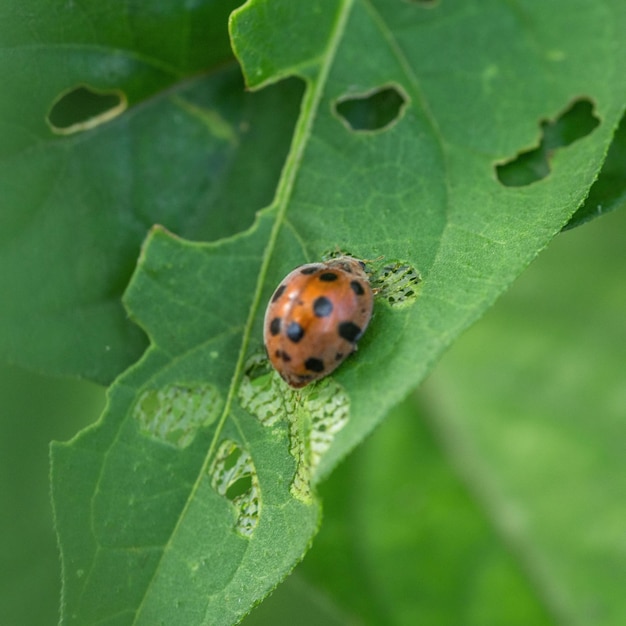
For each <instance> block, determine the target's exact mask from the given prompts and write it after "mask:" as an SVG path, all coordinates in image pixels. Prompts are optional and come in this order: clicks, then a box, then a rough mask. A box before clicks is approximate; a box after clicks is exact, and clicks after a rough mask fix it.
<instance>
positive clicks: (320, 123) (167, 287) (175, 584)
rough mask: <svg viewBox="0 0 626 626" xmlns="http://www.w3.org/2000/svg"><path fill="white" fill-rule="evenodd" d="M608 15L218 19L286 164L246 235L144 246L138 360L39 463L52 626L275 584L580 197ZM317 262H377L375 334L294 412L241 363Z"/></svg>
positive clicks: (216, 605)
mask: <svg viewBox="0 0 626 626" xmlns="http://www.w3.org/2000/svg"><path fill="white" fill-rule="evenodd" d="M618 5H619V3H617V2H615V3H613V4H611V3H606V4H602V5H597V4H591V5H590V4H589V3H583V2H579V3H577V4H576V6H572V5H571V3H568V4H567V5H563V7H562V10H561V11H556V10H554V6H552V5H551V6H550V7H544V6H543V5H538V6H533V7H532V8H527V9H526V10H525V13H524V14H522V15H521V14H519V13H517V12H515V11H512V10H511V8H510V6H509V5H506V4H502V3H500V2H495V1H493V2H488V3H485V2H480V3H475V4H472V5H468V4H467V3H463V4H459V5H458V6H456V5H455V4H454V3H453V2H449V3H447V2H444V3H441V4H440V5H438V6H437V7H436V8H432V9H428V10H426V9H424V8H423V7H420V6H418V5H409V4H402V3H397V2H390V1H388V0H380V1H379V2H376V3H364V2H356V1H355V2H348V1H345V2H329V1H327V2H311V3H293V2H291V0H289V1H286V0H285V1H282V2H281V1H274V2H268V1H254V0H253V1H251V2H249V3H248V4H247V5H245V7H243V8H242V9H241V10H239V11H237V12H235V13H234V14H233V16H232V18H231V22H230V24H231V33H232V39H233V45H234V48H235V50H236V52H237V54H238V56H239V59H240V61H241V63H242V66H243V68H244V72H245V75H246V80H247V83H248V84H249V85H250V86H260V85H264V84H268V83H270V82H274V81H277V80H278V79H280V78H282V77H285V76H290V75H295V74H297V75H299V76H300V77H301V78H302V79H303V80H304V81H305V83H306V89H305V93H304V96H303V99H302V104H301V112H300V117H299V120H298V123H297V126H296V128H295V132H294V137H293V142H292V146H291V150H290V152H289V155H288V158H287V161H286V163H285V166H284V168H283V171H282V176H281V180H280V183H279V185H278V187H277V190H276V194H275V198H274V201H273V203H272V205H271V206H270V207H268V208H267V209H266V210H264V211H262V212H261V213H260V214H259V215H258V217H257V219H256V221H255V223H254V224H253V226H252V227H251V228H250V229H249V230H247V231H245V232H242V233H241V234H240V235H236V236H234V237H231V238H228V239H223V240H221V241H217V242H214V243H211V244H199V243H196V244H193V243H190V242H186V241H182V240H180V239H178V238H176V237H173V236H170V235H169V234H167V233H166V232H165V231H164V230H162V229H155V230H154V231H153V233H152V235H151V236H150V237H149V238H148V240H147V242H146V244H145V248H144V250H143V253H142V255H141V257H140V260H139V263H138V267H137V270H136V272H135V274H134V277H133V280H132V283H131V285H130V287H129V289H128V291H127V293H126V303H127V306H128V309H129V311H130V314H131V316H132V317H133V318H134V319H136V320H137V321H138V322H139V323H140V324H141V326H142V327H143V328H144V329H145V330H146V332H147V333H148V335H149V336H150V339H151V346H150V348H149V350H148V351H147V352H146V354H145V356H144V357H143V359H142V360H141V361H140V362H139V363H138V364H137V365H136V366H134V367H133V368H131V369H130V370H128V372H127V373H126V374H124V375H123V376H122V377H120V378H119V379H118V381H117V382H116V383H115V384H114V385H113V387H112V388H111V390H110V395H109V404H108V407H107V410H106V411H105V413H104V415H103V417H102V419H101V420H100V422H99V423H98V424H97V425H95V426H94V427H93V428H91V429H89V430H87V431H84V432H83V433H81V434H80V435H79V436H78V437H77V438H76V439H75V440H74V441H72V442H70V443H69V444H57V445H55V446H54V448H53V475H52V481H53V498H54V503H55V513H56V521H57V528H58V532H59V537H60V543H61V550H62V558H63V565H64V606H63V616H64V620H65V622H66V623H77V624H85V623H93V622H109V623H119V624H124V623H133V624H152V623H154V622H155V621H156V620H157V619H160V620H164V621H165V622H166V623H168V622H169V623H171V622H173V621H174V620H176V621H178V622H180V621H182V622H184V623H186V624H209V623H210V624H227V623H234V622H236V621H237V620H239V619H241V617H243V616H244V615H245V614H246V612H248V611H249V610H250V608H251V607H252V606H253V605H254V604H255V603H256V602H258V601H259V600H261V599H262V598H263V596H264V595H265V594H267V593H268V592H269V591H270V590H271V589H272V588H273V587H274V586H275V585H276V584H278V582H279V581H280V580H281V579H282V578H284V577H285V575H286V574H287V573H288V572H289V571H290V569H291V568H292V567H293V565H294V564H295V563H296V562H297V561H298V560H299V559H300V558H301V557H302V555H303V554H304V552H305V550H306V548H307V546H308V544H309V542H310V541H311V538H312V536H313V534H314V532H315V529H316V525H317V519H318V515H319V512H318V508H319V506H318V501H317V498H316V496H315V493H314V487H315V484H316V483H317V482H318V481H319V480H320V479H321V478H322V477H324V476H325V475H326V474H328V473H329V472H330V471H331V470H332V469H333V467H334V466H335V465H336V464H337V462H338V461H339V460H340V459H341V458H342V457H343V456H345V455H346V454H347V453H348V452H349V451H350V450H351V449H352V448H353V447H354V446H355V445H357V444H358V443H359V442H360V441H361V440H362V439H363V438H364V437H365V436H366V435H367V434H368V433H369V432H370V431H371V430H372V429H373V428H374V427H375V426H376V425H377V424H378V423H379V422H380V420H381V419H382V418H383V416H384V415H385V413H386V412H387V411H388V410H389V409H390V408H391V407H392V406H394V405H395V404H397V402H398V401H399V400H400V399H402V398H403V397H404V396H406V395H407V393H408V392H409V391H410V390H411V389H412V388H413V387H414V386H415V385H416V384H417V383H418V382H419V381H420V379H421V378H422V377H423V376H424V375H425V373H426V372H427V371H428V370H429V368H430V367H431V366H432V363H433V362H434V361H435V359H436V358H437V357H438V356H439V355H440V354H441V353H442V351H443V350H444V349H445V348H446V347H447V346H448V344H449V343H450V342H451V341H452V340H453V339H454V338H455V337H456V335H458V333H460V332H461V330H463V329H464V328H466V327H467V326H468V325H469V324H470V323H471V322H472V321H474V320H475V319H476V318H478V317H479V316H480V315H481V314H482V313H483V312H484V311H485V309H486V308H487V307H488V306H489V305H490V304H491V303H492V302H493V301H494V300H495V299H496V297H497V296H498V295H499V294H500V293H501V292H502V291H503V290H504V289H505V288H506V287H507V286H508V285H509V284H510V283H511V281H512V280H513V279H514V278H515V277H516V276H517V275H518V274H519V273H520V272H521V271H522V270H523V269H524V268H525V267H526V265H527V264H528V263H529V262H530V261H531V260H532V259H533V258H534V257H535V255H536V254H537V253H538V251H539V250H541V249H542V248H543V247H545V246H546V245H547V243H548V242H549V241H550V239H551V238H552V237H553V236H554V234H556V233H557V232H558V231H559V230H560V229H561V228H562V226H563V225H564V224H565V223H566V222H567V221H568V219H569V218H570V216H571V215H572V213H573V212H574V211H575V210H576V208H577V207H578V206H579V205H580V203H581V202H582V200H583V199H584V197H585V196H586V194H587V191H588V189H589V187H590V185H591V183H592V182H593V180H594V177H595V175H596V173H597V171H598V169H599V168H600V165H601V162H602V159H603V155H604V153H605V151H606V148H607V145H608V143H609V142H610V140H611V137H612V132H613V129H614V127H615V126H616V124H617V121H618V120H619V117H620V115H621V113H622V110H623V105H624V99H625V94H624V88H623V87H622V86H621V85H622V83H621V82H620V81H619V80H618V77H619V76H621V72H622V66H623V63H622V60H623V58H624V47H625V46H626V43H625V42H624V41H623V37H622V36H621V33H622V30H623V28H622V27H623V26H626V17H625V16H624V12H623V8H622V7H621V5H620V6H618ZM566 7H567V10H566ZM529 32H531V33H532V35H533V36H532V38H531V39H530V40H529V38H528V33H529ZM442 42H445V45H442ZM468 42H470V44H471V45H469V44H468ZM581 42H584V45H581ZM616 51H619V54H616ZM389 88H391V89H392V90H394V91H396V93H397V95H398V96H399V97H398V98H397V101H398V103H399V104H400V106H399V107H398V110H397V116H396V118H395V119H394V120H392V121H391V122H390V123H386V124H385V125H384V126H383V127H382V128H379V129H378V130H376V131H374V130H362V131H358V130H354V128H355V127H353V126H351V124H350V120H349V119H347V118H345V117H342V115H344V113H342V107H339V106H338V105H339V104H340V103H341V102H345V101H349V100H351V99H355V98H356V99H359V98H364V99H367V98H368V96H369V95H373V94H375V93H377V92H379V91H381V90H383V89H384V90H387V89H389ZM581 98H582V99H586V100H589V101H592V102H594V103H596V106H595V113H596V115H597V117H598V119H599V120H600V121H601V123H600V125H599V126H598V127H597V128H595V129H594V130H593V131H592V132H591V134H589V135H587V136H586V137H584V138H582V139H579V140H578V141H576V142H574V143H572V144H571V145H569V146H566V147H565V146H564V147H562V148H561V149H559V150H557V152H556V153H555V155H554V157H553V159H552V162H551V171H550V175H549V176H548V177H546V178H545V179H544V180H542V181H540V182H538V183H536V184H533V185H528V186H523V187H515V188H511V187H506V186H504V185H502V184H501V183H500V182H499V181H498V179H497V177H496V175H495V167H496V165H497V164H498V163H501V162H504V161H505V160H507V159H510V158H512V157H513V156H514V155H515V154H517V153H518V152H520V151H521V150H522V149H523V148H525V147H526V146H528V145H531V144H532V143H534V142H535V140H536V139H537V136H538V134H539V129H540V126H539V122H540V121H541V120H543V119H555V118H556V117H558V115H559V114H560V113H562V112H563V111H565V110H566V109H567V106H568V104H569V103H570V102H571V101H572V100H573V99H581ZM345 115H347V114H345ZM373 117H374V119H379V118H378V116H373ZM366 118H367V116H366ZM368 119H369V118H368ZM257 156H258V157H259V158H263V154H262V153H261V154H260V155H257ZM246 225H247V222H245V220H244V221H243V223H242V224H241V226H242V227H245V226H246ZM337 247H339V248H341V249H343V250H345V251H348V252H350V253H352V254H355V255H357V256H358V257H360V258H365V259H376V258H377V257H378V256H382V257H383V258H382V259H379V260H378V261H375V262H372V263H370V267H371V269H372V271H373V272H374V274H373V279H374V281H375V283H376V286H377V287H378V288H379V290H380V291H379V297H378V300H377V303H376V308H375V316H374V318H373V320H372V323H371V325H370V329H369V330H368V332H367V334H366V336H365V337H364V339H363V341H362V342H361V343H360V347H359V352H358V353H357V354H356V355H353V356H352V357H351V358H350V359H349V360H348V362H347V363H346V364H344V365H343V366H342V367H341V368H340V369H339V370H337V373H336V374H333V376H332V378H329V379H327V380H326V381H324V382H322V383H320V384H318V385H313V386H311V387H308V388H306V389H305V390H304V391H302V392H294V391H291V390H289V389H288V388H287V387H286V386H285V385H284V384H283V383H282V382H281V381H280V379H279V378H278V376H277V375H276V374H275V373H270V372H268V371H266V370H265V366H264V364H263V362H262V349H263V348H262V339H261V336H262V322H263V309H264V304H265V302H266V301H267V299H268V298H269V296H270V294H271V293H272V291H273V289H274V288H275V287H276V285H277V284H278V283H279V281H280V280H281V279H282V277H283V276H284V275H285V274H286V273H287V271H288V270H290V269H292V267H293V266H295V265H297V264H298V263H302V262H305V261H311V260H317V259H320V258H321V256H322V255H323V254H324V253H329V252H332V251H334V250H336V249H337ZM418 275H419V276H421V283H420V285H419V287H417V288H416V283H417V279H418ZM418 290H419V291H418ZM418 295H419V297H417V296H418ZM86 520H90V523H86Z"/></svg>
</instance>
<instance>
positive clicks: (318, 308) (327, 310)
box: [313, 296, 333, 317]
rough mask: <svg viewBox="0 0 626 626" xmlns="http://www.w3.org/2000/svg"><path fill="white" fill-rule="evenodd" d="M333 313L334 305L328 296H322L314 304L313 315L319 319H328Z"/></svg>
mask: <svg viewBox="0 0 626 626" xmlns="http://www.w3.org/2000/svg"><path fill="white" fill-rule="evenodd" d="M332 312H333V303H332V302H331V301H330V300H329V299H328V298H327V297H326V296H320V297H319V298H316V299H315V302H313V313H315V315H316V316H317V317H328V316H329V315H330V314H331V313H332Z"/></svg>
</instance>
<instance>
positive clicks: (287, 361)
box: [274, 350, 291, 363]
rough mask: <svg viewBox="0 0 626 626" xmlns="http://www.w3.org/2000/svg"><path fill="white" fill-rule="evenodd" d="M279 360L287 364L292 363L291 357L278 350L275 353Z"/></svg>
mask: <svg viewBox="0 0 626 626" xmlns="http://www.w3.org/2000/svg"><path fill="white" fill-rule="evenodd" d="M274 354H275V355H276V357H277V358H279V359H282V360H283V361H284V362H285V363H289V361H291V357H290V356H289V355H288V354H287V353H286V352H285V351H284V350H276V352H275V353H274Z"/></svg>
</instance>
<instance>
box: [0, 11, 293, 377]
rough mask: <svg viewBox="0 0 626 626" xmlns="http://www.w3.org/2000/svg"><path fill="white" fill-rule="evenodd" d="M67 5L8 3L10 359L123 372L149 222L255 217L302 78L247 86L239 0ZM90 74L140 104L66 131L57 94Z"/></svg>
mask: <svg viewBox="0 0 626 626" xmlns="http://www.w3.org/2000/svg"><path fill="white" fill-rule="evenodd" d="M57 4H58V3H54V2H50V1H49V0H29V1H28V2H3V3H2V6H0V72H1V74H2V77H3V83H4V84H3V96H2V98H0V188H1V189H2V193H1V194H0V266H1V267H2V268H3V269H2V271H0V293H3V294H10V297H7V298H3V302H2V306H1V307H0V357H1V358H3V359H5V360H10V361H14V362H18V363H21V364H23V365H24V366H27V367H30V368H34V369H38V370H42V371H46V372H48V373H52V374H71V375H78V376H82V377H86V378H91V379H93V380H96V381H99V382H106V383H109V382H111V381H112V380H113V379H114V378H115V376H117V375H118V374H119V373H120V372H121V371H123V370H124V369H125V368H126V367H128V366H129V365H130V364H131V363H133V362H134V361H135V360H136V359H137V358H139V356H140V355H141V353H142V352H143V350H144V349H145V347H146V343H147V342H146V338H145V336H144V335H143V333H141V332H140V331H139V329H138V328H137V327H136V326H134V325H133V324H131V323H130V322H129V321H128V319H127V316H126V315H125V312H124V310H123V307H122V304H121V295H122V292H123V290H124V289H125V288H126V286H127V284H128V280H129V278H130V275H131V273H132V271H133V268H134V265H135V262H136V259H137V255H138V253H139V248H140V245H141V242H142V241H143V239H144V238H145V236H146V233H147V232H148V230H149V228H150V227H151V226H152V225H153V224H154V223H160V224H164V225H165V226H167V227H168V228H169V229H171V230H172V231H173V232H176V233H177V234H180V235H184V236H186V237H190V238H192V239H202V240H208V239H216V238H219V237H220V236H223V235H225V234H231V233H232V232H235V231H236V230H239V229H241V228H242V226H243V225H246V224H248V225H249V224H250V223H251V222H252V219H253V215H254V211H255V210H257V209H259V208H261V207H262V206H265V205H266V204H268V203H269V202H270V201H271V198H272V196H273V192H274V188H275V185H276V180H277V178H278V174H279V172H280V168H281V167H282V163H283V160H284V156H285V154H286V150H287V148H288V142H289V135H290V133H291V129H292V126H293V122H294V120H295V114H296V112H297V107H298V100H299V97H300V94H301V90H300V87H299V86H298V85H296V84H294V82H286V83H284V84H282V85H281V86H280V87H279V88H277V89H273V90H268V91H267V92H265V93H259V94H257V95H251V94H246V93H244V91H243V88H242V81H241V77H240V72H239V70H238V68H236V67H235V65H234V62H233V59H232V53H231V50H230V44H229V41H228V33H227V28H226V19H227V16H228V14H229V12H230V11H231V10H232V9H233V8H234V7H235V6H237V5H238V4H239V1H238V0H228V1H226V2H225V1H223V0H219V1H214V0H202V1H201V2H196V3H194V6H193V7H190V6H189V5H188V3H184V2H170V1H169V0H168V1H163V2H150V3H145V4H140V5H134V4H130V3H118V4H117V5H116V6H115V7H109V8H107V9H106V10H105V9H104V8H103V7H106V4H107V3H102V2H101V1H100V0H88V1H87V2H82V3H81V5H80V8H78V7H73V6H72V5H71V4H68V5H64V6H62V7H60V6H57ZM82 84H85V85H88V86H90V87H91V88H92V89H98V90H105V91H106V90H115V92H120V93H123V94H124V98H125V100H126V101H127V106H128V109H127V110H126V112H124V113H123V114H122V115H118V116H117V117H115V118H114V119H112V120H109V121H106V123H105V122H104V121H103V122H102V123H100V124H95V125H94V124H92V126H91V127H88V128H86V129H83V130H82V132H75V133H72V134H58V133H55V132H53V130H52V129H51V128H50V126H49V125H48V124H47V123H46V118H47V116H48V113H49V111H50V109H51V108H52V107H53V103H54V102H55V101H56V100H57V99H58V98H59V97H60V96H62V94H64V93H66V92H68V90H70V91H71V90H72V89H73V88H75V87H76V86H78V85H82ZM68 107H70V110H69V113H70V114H73V115H75V116H79V115H81V114H82V113H83V111H82V110H81V108H80V107H79V106H78V105H76V106H74V107H73V108H72V106H71V103H70V104H68ZM277 110H278V111H280V113H281V114H280V115H276V111H277ZM259 153H262V154H263V155H264V156H263V160H262V161H261V160H260V159H259ZM242 179H243V180H246V181H247V183H246V184H244V185H242V184H241V180H242ZM234 214H236V215H237V217H238V219H237V221H236V222H234V221H233V217H232V216H233V215H234Z"/></svg>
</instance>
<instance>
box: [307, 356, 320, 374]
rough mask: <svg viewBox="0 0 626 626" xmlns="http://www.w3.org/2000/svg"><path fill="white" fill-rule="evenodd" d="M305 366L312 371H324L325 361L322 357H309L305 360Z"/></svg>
mask: <svg viewBox="0 0 626 626" xmlns="http://www.w3.org/2000/svg"><path fill="white" fill-rule="evenodd" d="M304 367H306V368H307V369H308V370H311V371H312V372H318V373H319V372H323V371H324V361H322V359H316V358H315V357H313V356H312V357H309V358H308V359H307V360H306V361H305V362H304Z"/></svg>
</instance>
